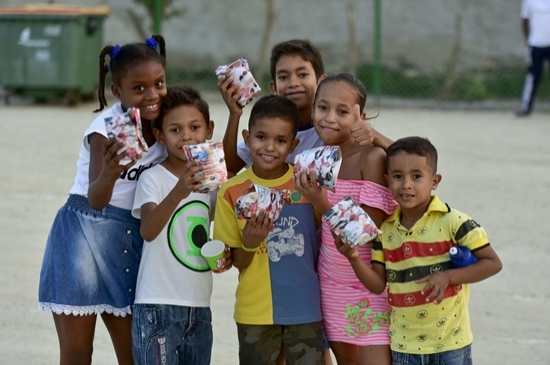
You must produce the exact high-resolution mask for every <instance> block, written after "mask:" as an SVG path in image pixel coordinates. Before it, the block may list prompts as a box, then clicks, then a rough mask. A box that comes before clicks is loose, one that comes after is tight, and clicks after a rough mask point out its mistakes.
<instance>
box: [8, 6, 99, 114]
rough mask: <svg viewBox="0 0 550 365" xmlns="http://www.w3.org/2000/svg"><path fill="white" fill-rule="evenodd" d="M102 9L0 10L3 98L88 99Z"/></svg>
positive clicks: (94, 72)
mask: <svg viewBox="0 0 550 365" xmlns="http://www.w3.org/2000/svg"><path fill="white" fill-rule="evenodd" d="M108 13H109V7H107V6H94V7H83V6H71V5H59V4H43V5H42V4H41V5H25V6H17V7H0V34H1V38H2V39H1V40H0V86H1V87H2V88H3V89H4V90H5V91H6V95H7V97H6V101H9V95H12V94H19V95H26V96H32V97H35V98H37V99H42V100H44V99H48V98H55V97H64V98H65V100H66V101H67V102H68V103H69V104H74V103H76V101H77V100H78V99H79V98H82V99H90V98H93V95H94V93H95V91H96V90H97V87H98V84H99V70H98V67H99V66H98V64H99V62H98V59H99V53H100V52H101V48H102V46H103V22H104V20H105V18H106V17H107V15H108Z"/></svg>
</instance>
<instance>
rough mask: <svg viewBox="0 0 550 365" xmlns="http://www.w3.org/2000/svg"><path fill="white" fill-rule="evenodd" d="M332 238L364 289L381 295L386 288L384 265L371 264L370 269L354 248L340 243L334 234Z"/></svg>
mask: <svg viewBox="0 0 550 365" xmlns="http://www.w3.org/2000/svg"><path fill="white" fill-rule="evenodd" d="M332 236H333V237H334V243H335V244H336V248H337V249H338V251H340V253H341V254H342V255H344V256H345V257H346V258H347V259H348V261H349V263H350V264H351V267H352V268H353V271H354V272H355V275H356V276H357V278H358V279H359V281H360V282H361V283H362V284H363V285H364V286H365V288H367V289H368V290H370V291H371V292H373V293H375V294H380V293H382V292H383V291H384V289H385V288H386V269H385V267H384V265H382V264H379V263H376V262H373V264H372V268H371V267H370V266H369V265H367V264H366V263H365V262H364V261H363V260H362V259H361V256H359V251H357V248H356V246H352V245H348V244H345V243H342V240H341V239H340V238H339V237H336V236H334V234H333V235H332Z"/></svg>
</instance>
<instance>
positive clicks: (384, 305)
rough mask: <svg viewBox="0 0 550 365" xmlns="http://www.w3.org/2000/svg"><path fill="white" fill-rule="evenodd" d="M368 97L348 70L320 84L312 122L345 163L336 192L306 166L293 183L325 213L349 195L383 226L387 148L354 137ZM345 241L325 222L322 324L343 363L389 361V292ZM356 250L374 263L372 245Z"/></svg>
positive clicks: (388, 204) (388, 207) (390, 203)
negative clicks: (367, 277)
mask: <svg viewBox="0 0 550 365" xmlns="http://www.w3.org/2000/svg"><path fill="white" fill-rule="evenodd" d="M366 98H367V93H366V90H365V87H364V86H363V84H361V82H360V81H359V80H357V79H356V78H355V77H354V76H352V75H350V74H347V73H341V74H337V75H334V76H331V77H327V78H326V79H324V80H323V81H322V82H321V83H320V84H319V87H318V89H317V94H316V96H315V100H314V108H313V124H314V126H315V130H316V131H317V133H318V134H319V136H320V138H321V139H322V140H323V142H324V143H325V144H326V145H333V146H339V147H340V150H341V153H342V165H341V167H340V171H339V174H338V180H337V182H336V188H335V191H334V192H332V191H330V190H326V189H322V188H321V187H319V186H317V184H315V183H311V182H314V181H315V179H316V176H308V172H307V171H302V172H301V173H300V174H299V175H297V176H296V177H295V185H296V188H297V189H298V190H299V191H300V192H301V193H302V194H303V195H304V196H305V197H306V198H307V199H308V200H309V201H311V202H315V203H313V204H314V206H315V208H316V209H317V210H318V211H319V212H321V213H322V214H324V213H326V212H327V211H328V210H329V209H330V208H331V207H332V206H333V205H335V204H336V203H338V202H339V201H340V200H342V199H343V198H344V197H346V196H348V195H349V196H351V197H352V198H353V200H355V201H356V202H357V203H359V204H361V206H362V207H363V209H365V211H366V212H367V213H368V215H369V216H370V217H371V218H372V219H373V220H374V222H375V223H376V225H377V226H378V227H380V224H381V223H382V221H383V220H384V218H385V217H387V216H388V215H390V214H391V213H393V211H394V210H395V208H396V207H397V204H396V202H395V201H394V200H393V198H392V195H391V193H390V191H389V190H388V188H387V187H386V181H385V179H384V172H385V164H386V153H385V152H384V150H383V149H382V148H380V147H376V146H374V145H372V144H370V145H367V146H361V144H359V143H356V141H355V138H354V137H353V132H354V131H355V130H356V129H357V128H358V126H359V125H360V124H361V123H366V115H365V113H364V112H363V108H364V106H365V102H366ZM310 174H312V173H310ZM341 244H342V243H341V241H340V240H339V239H336V242H335V240H334V236H333V235H332V233H331V231H330V228H329V227H328V225H327V224H326V223H325V222H323V227H322V246H321V250H320V253H319V263H318V274H319V281H320V287H321V307H322V311H323V326H324V329H325V333H326V336H327V338H328V340H329V342H330V346H331V349H332V351H333V352H334V355H335V357H336V360H337V361H338V363H339V364H377V365H381V364H382V365H384V364H386V365H390V364H391V353H390V347H389V343H390V338H389V334H388V327H389V316H390V306H389V304H388V300H387V293H386V292H384V293H382V294H379V295H377V294H373V293H371V292H370V291H368V290H367V289H366V288H365V286H364V285H362V284H361V282H360V281H359V279H358V278H357V276H356V275H355V272H354V270H353V268H352V267H351V265H350V263H349V261H348V259H347V258H346V257H345V256H343V255H342V254H340V252H339V251H338V246H340V245H341ZM358 251H359V253H360V255H361V258H362V259H363V260H364V261H365V262H366V263H368V264H369V265H370V261H371V246H370V245H364V246H358Z"/></svg>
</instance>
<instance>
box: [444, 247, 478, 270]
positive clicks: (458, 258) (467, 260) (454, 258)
mask: <svg viewBox="0 0 550 365" xmlns="http://www.w3.org/2000/svg"><path fill="white" fill-rule="evenodd" d="M449 253H450V254H451V264H452V265H453V266H454V267H456V268H458V267H466V266H468V265H471V264H473V263H474V262H476V261H477V258H476V257H475V256H474V254H473V253H472V251H470V250H469V249H468V247H464V246H453V247H451V249H450V250H449Z"/></svg>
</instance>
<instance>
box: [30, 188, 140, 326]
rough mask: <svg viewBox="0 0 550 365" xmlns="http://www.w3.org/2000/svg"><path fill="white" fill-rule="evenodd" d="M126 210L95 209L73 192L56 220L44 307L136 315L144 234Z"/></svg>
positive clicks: (43, 279)
mask: <svg viewBox="0 0 550 365" xmlns="http://www.w3.org/2000/svg"><path fill="white" fill-rule="evenodd" d="M139 224H140V220H139V219H135V218H133V217H132V215H131V212H130V211H129V210H126V209H121V208H116V207H113V206H111V205H108V206H107V207H105V208H104V209H102V210H95V209H92V207H91V206H90V204H89V202H88V199H87V198H86V197H83V196H80V195H70V196H69V198H68V200H67V202H66V203H65V205H64V206H63V207H62V208H61V209H60V210H59V211H58V212H57V215H56V217H55V220H54V222H53V225H52V228H51V230H50V234H49V236H48V241H47V243H46V249H45V252H44V259H43V261H42V270H41V272H40V284H39V292H38V302H39V303H38V309H39V310H51V311H52V312H54V313H57V314H62V313H64V314H73V315H88V314H101V313H104V312H106V313H112V314H114V315H117V316H126V314H131V306H132V304H133V303H134V297H135V291H136V280H137V274H138V267H139V261H140V259H141V251H142V248H143V239H142V238H141V236H140V233H139Z"/></svg>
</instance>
